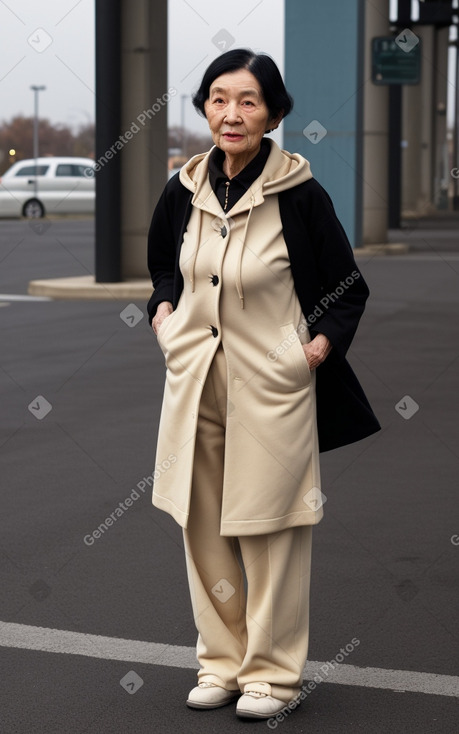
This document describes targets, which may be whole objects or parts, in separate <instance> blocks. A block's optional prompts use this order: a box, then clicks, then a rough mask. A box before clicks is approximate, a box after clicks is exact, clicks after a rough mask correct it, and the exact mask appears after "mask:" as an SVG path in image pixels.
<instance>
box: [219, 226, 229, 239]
mask: <svg viewBox="0 0 459 734" xmlns="http://www.w3.org/2000/svg"><path fill="white" fill-rule="evenodd" d="M220 234H221V236H222V237H226V235H227V234H228V230H227V229H226V227H225V225H223V227H222V228H221V230H220Z"/></svg>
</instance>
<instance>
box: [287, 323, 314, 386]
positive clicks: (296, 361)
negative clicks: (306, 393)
mask: <svg viewBox="0 0 459 734" xmlns="http://www.w3.org/2000/svg"><path fill="white" fill-rule="evenodd" d="M281 331H282V335H283V337H284V341H283V342H282V346H283V348H284V349H285V357H286V358H287V359H289V360H290V364H291V365H292V366H293V368H294V369H295V372H296V375H297V379H298V381H299V385H298V390H300V389H301V388H303V387H306V386H307V385H309V384H310V382H311V370H310V369H309V365H308V360H307V359H306V355H305V353H304V350H303V345H302V343H301V341H300V337H299V336H298V332H297V331H296V329H295V327H294V325H293V323H291V324H285V325H284V326H281Z"/></svg>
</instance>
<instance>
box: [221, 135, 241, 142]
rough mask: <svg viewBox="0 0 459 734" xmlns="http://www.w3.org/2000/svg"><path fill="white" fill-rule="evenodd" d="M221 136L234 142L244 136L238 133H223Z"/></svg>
mask: <svg viewBox="0 0 459 734" xmlns="http://www.w3.org/2000/svg"><path fill="white" fill-rule="evenodd" d="M223 137H224V138H225V140H229V141H231V142H236V141H238V140H242V138H243V137H244V136H243V135H241V134H240V133H223Z"/></svg>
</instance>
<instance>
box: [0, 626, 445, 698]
mask: <svg viewBox="0 0 459 734" xmlns="http://www.w3.org/2000/svg"><path fill="white" fill-rule="evenodd" d="M0 646H2V647H15V648H21V649H24V650H40V651H42V652H53V653H62V654H66V655H85V656H86V657H90V658H102V659H104V660H124V661H126V662H132V663H144V664H146V665H164V666H167V667H172V668H194V669H197V668H198V664H197V660H196V653H195V649H194V648H193V647H184V646H179V645H166V644H162V643H158V642H143V641H141V640H125V639H122V638H118V637H103V636H102V635H89V634H85V633H83V632H68V631H66V630H56V629H50V628H48V627H32V626H30V625H27V624H16V623H14V622H0ZM328 667H329V663H327V662H324V663H321V662H315V661H312V660H309V661H308V662H307V664H306V666H305V668H304V671H303V673H304V677H305V678H306V679H307V680H313V679H314V676H321V677H322V678H323V682H324V683H338V684H341V685H345V686H363V687H367V688H386V689H390V690H394V691H407V692H413V693H428V694H430V695H434V696H454V697H457V698H459V677H457V676H453V675H437V674H436V673H417V672H413V671H411V670H390V669H386V668H359V667H357V666H356V665H345V664H341V665H337V664H335V667H334V668H333V669H332V670H330V672H327V673H326V674H324V672H323V671H324V669H326V670H328Z"/></svg>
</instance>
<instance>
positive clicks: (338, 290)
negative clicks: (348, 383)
mask: <svg viewBox="0 0 459 734" xmlns="http://www.w3.org/2000/svg"><path fill="white" fill-rule="evenodd" d="M307 183H308V184H310V185H309V203H308V209H309V216H306V219H305V225H306V229H307V232H308V235H309V237H308V238H309V240H310V243H311V245H312V248H313V251H314V260H315V266H316V269H317V273H318V281H319V283H318V285H319V289H320V293H319V296H320V297H319V298H317V297H316V299H315V305H314V311H313V314H312V315H310V323H311V327H310V329H311V332H312V334H313V335H315V334H318V333H321V334H325V336H327V337H328V339H329V340H330V342H331V344H332V346H333V351H334V352H335V356H337V357H339V358H344V357H345V355H346V352H347V350H348V349H349V346H350V344H351V342H352V340H353V338H354V335H355V332H356V330H357V326H358V323H359V321H360V318H361V316H362V314H363V311H364V309H365V302H366V300H367V298H368V296H369V289H368V286H367V284H366V283H365V280H364V278H363V275H362V273H361V272H360V270H359V268H358V267H357V264H356V262H355V259H354V254H353V251H352V247H351V245H350V243H349V240H348V238H347V236H346V233H345V231H344V229H343V227H342V225H341V223H340V221H339V220H338V217H337V216H336V213H335V210H334V207H333V204H332V201H331V199H330V197H329V195H328V194H327V192H326V191H325V190H324V189H323V188H322V186H320V184H319V183H317V181H315V180H314V179H313V180H311V181H308V182H307ZM305 315H306V316H307V314H305ZM312 317H314V320H313V319H312Z"/></svg>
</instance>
